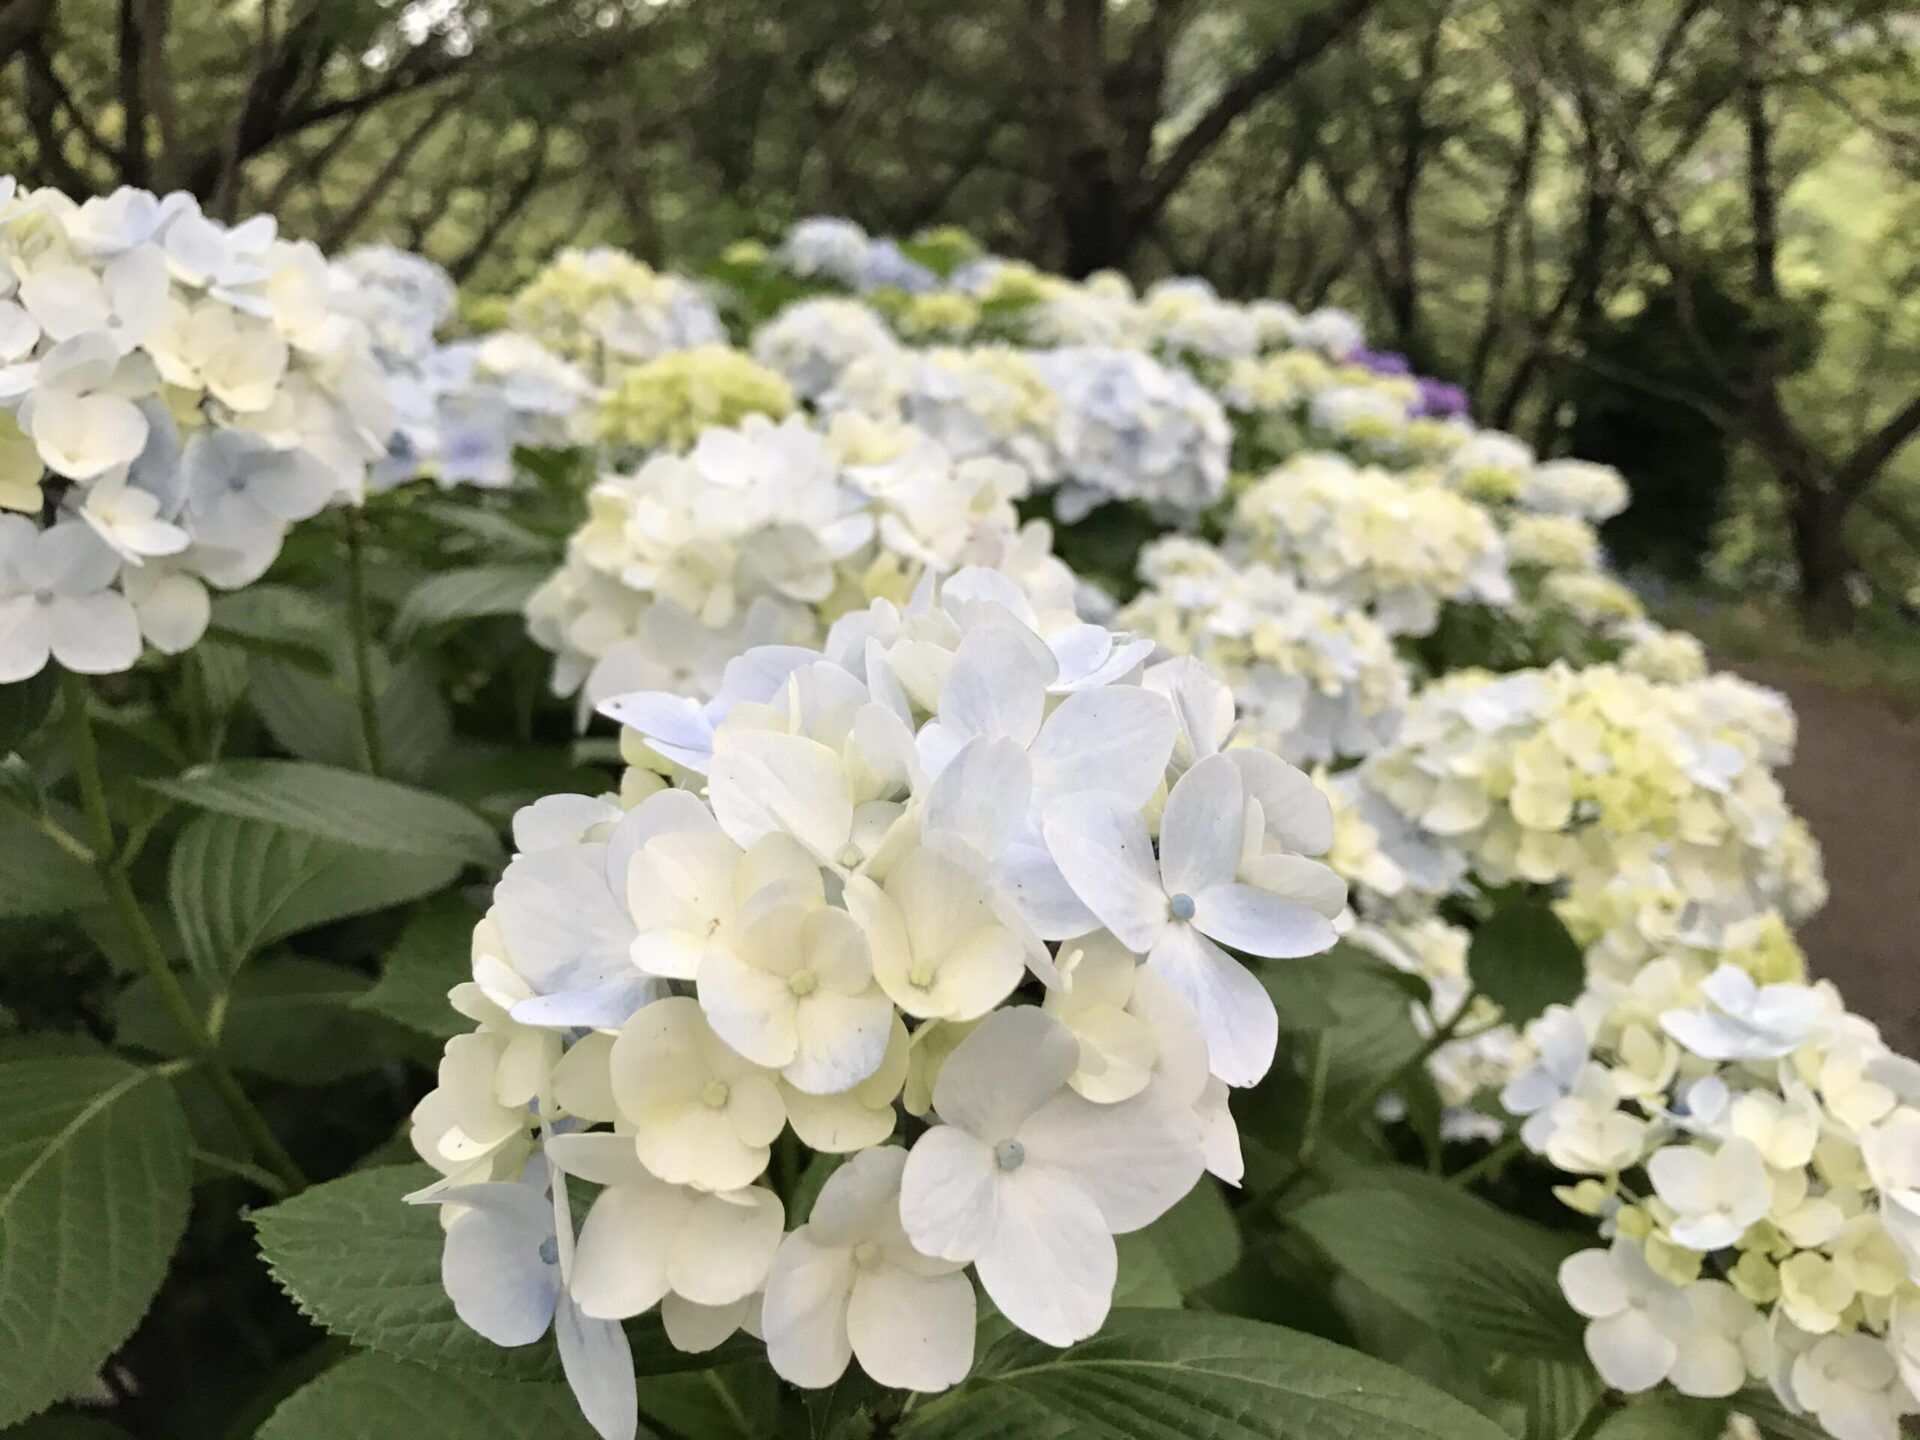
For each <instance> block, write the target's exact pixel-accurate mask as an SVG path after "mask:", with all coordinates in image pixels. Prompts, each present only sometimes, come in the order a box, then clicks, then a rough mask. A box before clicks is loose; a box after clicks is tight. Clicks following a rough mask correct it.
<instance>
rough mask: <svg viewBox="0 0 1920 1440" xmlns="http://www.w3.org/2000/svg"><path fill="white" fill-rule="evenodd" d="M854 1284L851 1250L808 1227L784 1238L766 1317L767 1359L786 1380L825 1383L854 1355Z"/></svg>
mask: <svg viewBox="0 0 1920 1440" xmlns="http://www.w3.org/2000/svg"><path fill="white" fill-rule="evenodd" d="M852 1290H853V1256H852V1252H851V1251H849V1250H846V1249H843V1248H839V1247H832V1248H828V1247H822V1246H820V1245H817V1244H815V1243H814V1242H813V1240H812V1239H811V1238H810V1237H809V1235H808V1234H807V1231H806V1230H805V1229H801V1230H797V1231H795V1232H794V1233H793V1234H791V1235H789V1236H787V1238H786V1239H785V1240H784V1241H783V1242H782V1243H781V1246H780V1253H779V1254H778V1255H776V1256H775V1257H774V1261H773V1268H772V1270H770V1271H769V1272H768V1274H767V1296H766V1301H765V1303H764V1304H763V1306H762V1307H761V1311H760V1323H761V1327H762V1329H763V1330H764V1332H765V1334H766V1338H767V1361H768V1363H769V1364H771V1365H772V1366H773V1368H774V1370H775V1371H776V1372H778V1374H779V1375H780V1377H781V1378H782V1379H783V1380H786V1381H789V1382H790V1383H792V1384H795V1385H804V1386H806V1387H807V1388H809V1389H819V1388H820V1387H822V1386H826V1385H831V1384H832V1383H833V1382H834V1381H836V1380H838V1379H839V1378H840V1376H841V1375H842V1373H844V1372H845V1370H846V1368H847V1361H848V1360H849V1359H851V1358H852V1355H853V1347H852V1345H851V1344H850V1343H849V1341H848V1338H847V1304H848V1300H849V1297H850V1296H851V1293H852Z"/></svg>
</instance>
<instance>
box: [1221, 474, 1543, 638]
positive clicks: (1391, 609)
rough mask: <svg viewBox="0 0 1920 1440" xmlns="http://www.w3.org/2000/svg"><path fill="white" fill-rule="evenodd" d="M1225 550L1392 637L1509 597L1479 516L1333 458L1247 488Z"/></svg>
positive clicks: (1429, 490) (1485, 521)
mask: <svg viewBox="0 0 1920 1440" xmlns="http://www.w3.org/2000/svg"><path fill="white" fill-rule="evenodd" d="M1227 543H1228V549H1229V551H1230V552H1232V553H1235V554H1239V555H1242V556H1245V557H1246V558H1247V559H1250V560H1258V561H1262V562H1264V563H1266V564H1268V565H1270V566H1272V567H1273V568H1274V569H1275V570H1278V571H1279V572H1281V573H1282V574H1284V575H1290V576H1293V577H1295V578H1296V579H1297V580H1298V581H1299V582H1300V583H1301V584H1302V585H1303V586H1305V587H1306V588H1307V589H1309V590H1315V591H1318V592H1320V593H1321V594H1324V595H1327V596H1330V597H1332V598H1333V599H1335V600H1337V601H1340V602H1342V603H1344V604H1348V605H1357V606H1364V607H1366V609H1367V611H1368V613H1369V614H1371V615H1372V617H1373V619H1374V620H1375V621H1376V622H1378V624H1379V625H1380V626H1381V628H1382V629H1384V630H1386V631H1387V632H1388V633H1389V634H1393V635H1424V634H1427V633H1428V632H1430V631H1431V630H1432V629H1433V627H1434V626H1435V625H1436V624H1437V623H1438V622H1439V618H1440V606H1441V605H1442V604H1443V603H1445V602H1449V601H1453V602H1469V603H1470V602H1480V603H1483V604H1490V605H1504V604H1506V603H1507V602H1509V601H1511V600H1512V599H1513V583H1512V581H1511V579H1510V578H1509V577H1508V574H1507V557H1506V548H1505V546H1504V544H1503V543H1502V540H1501V536H1500V531H1499V528H1498V527H1497V526H1496V525H1495V524H1494V523H1493V520H1492V518H1491V517H1490V516H1489V515H1488V514H1487V512H1486V511H1485V510H1483V509H1482V508H1480V507H1479V506H1477V505H1474V504H1473V503H1471V502H1470V501H1467V500H1463V499H1461V498H1460V497H1459V496H1457V495H1454V494H1451V493H1449V492H1448V491H1446V490H1443V489H1440V488H1438V487H1436V486H1432V485H1420V484H1414V483H1409V482H1408V481H1406V480H1403V479H1401V478H1400V477H1398V476H1395V475H1391V474H1389V473H1387V472H1386V471H1384V470H1379V469H1375V468H1371V467H1367V468H1359V467H1355V466H1354V465H1352V464H1350V463H1349V462H1347V461H1345V460H1343V459H1341V458H1339V457H1338V456H1333V455H1308V456H1303V457H1301V458H1300V459H1298V460H1295V461H1293V462H1292V463H1290V464H1287V465H1284V466H1282V467H1280V468H1279V469H1277V470H1275V471H1273V472H1272V473H1270V474H1268V475H1267V476H1265V477H1264V478H1262V479H1260V480H1257V481H1255V482H1254V483H1253V484H1252V485H1250V486H1249V487H1248V488H1247V489H1246V490H1245V491H1244V492H1243V493H1242V494H1241V495H1240V497H1239V499H1238V500H1237V501H1236V502H1235V505H1234V510H1233V516H1232V519H1231V520H1230V522H1229V524H1228V528H1227Z"/></svg>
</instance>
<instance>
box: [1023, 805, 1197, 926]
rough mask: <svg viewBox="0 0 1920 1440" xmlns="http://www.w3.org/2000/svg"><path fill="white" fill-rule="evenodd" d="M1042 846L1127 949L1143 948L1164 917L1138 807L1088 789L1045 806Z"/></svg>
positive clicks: (1164, 907)
mask: <svg viewBox="0 0 1920 1440" xmlns="http://www.w3.org/2000/svg"><path fill="white" fill-rule="evenodd" d="M1043 829H1044V831H1045V834H1046V838H1047V850H1048V852H1049V853H1051V854H1052V856H1053V858H1054V861H1055V863H1056V864H1058V865H1059V867H1060V873H1061V874H1062V875H1064V876H1065V877H1066V879H1067V883H1068V884H1069V885H1071V886H1072V887H1073V893H1074V894H1075V895H1077V896H1079V898H1080V899H1081V901H1083V902H1084V903H1085V905H1086V907H1087V908H1088V909H1089V910H1091V911H1093V913H1094V914H1095V915H1097V916H1099V918H1100V921H1101V923H1102V924H1104V925H1105V926H1106V927H1107V928H1108V929H1109V930H1111V931H1113V933H1114V934H1115V935H1116V936H1118V937H1119V939H1120V942H1121V944H1123V945H1125V946H1126V947H1127V948H1128V949H1129V950H1134V951H1144V950H1146V949H1147V948H1148V947H1149V946H1150V945H1151V944H1152V943H1153V939H1154V936H1155V935H1157V934H1158V933H1159V931H1160V929H1161V927H1162V926H1163V925H1164V924H1165V923H1166V919H1167V895H1166V891H1165V890H1164V889H1163V888H1162V886H1161V883H1160V867H1159V865H1158V864H1157V863H1156V862H1155V860H1154V855H1153V841H1152V840H1151V839H1150V838H1149V837H1148V835H1147V824H1146V821H1145V820H1143V819H1142V818H1141V816H1140V812H1139V810H1138V808H1137V807H1132V806H1129V805H1127V804H1126V803H1125V802H1124V801H1122V800H1120V799H1118V798H1117V797H1115V796H1113V795H1108V794H1105V793H1102V792H1099V791H1088V792H1086V793H1083V794H1079V795H1069V796H1067V797H1065V798H1064V799H1061V800H1056V801H1055V802H1054V803H1053V804H1052V805H1050V806H1048V807H1047V813H1046V818H1045V822H1044V825H1043Z"/></svg>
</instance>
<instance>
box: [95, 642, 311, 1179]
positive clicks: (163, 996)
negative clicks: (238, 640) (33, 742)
mask: <svg viewBox="0 0 1920 1440" xmlns="http://www.w3.org/2000/svg"><path fill="white" fill-rule="evenodd" d="M60 686H61V691H62V694H61V709H62V710H63V711H64V712H65V715H64V719H65V721H66V725H67V732H68V737H69V741H70V743H71V744H72V746H73V768H74V774H75V776H76V778H77V779H78V780H79V782H80V808H81V811H82V813H83V814H85V816H86V819H87V830H88V833H89V834H90V835H91V836H92V838H93V869H94V873H95V874H96V875H98V876H99V877H100V883H101V885H102V887H104V888H105V890H106V892H107V903H108V904H110V905H111V906H112V907H113V912H114V914H115V915H116V916H117V917H118V918H119V920H120V923H121V925H122V926H123V927H124V928H125V929H126V931H127V934H128V936H129V937H130V938H131V939H132V941H133V948H134V953H135V954H136V955H138V956H139V959H140V966H141V968H142V969H143V970H144V971H145V972H146V976H147V982H148V983H149V984H150V985H152V986H153V991H154V994H156V995H157V996H159V997H160V1004H161V1005H162V1007H164V1008H165V1010H166V1012H167V1014H168V1016H169V1017H170V1018H171V1019H172V1021H173V1024H174V1028H175V1029H177V1030H178V1031H179V1032H180V1038H181V1041H182V1042H183V1043H184V1044H185V1046H186V1049H187V1053H188V1054H189V1055H190V1056H192V1057H193V1058H194V1059H195V1060H197V1061H199V1062H200V1063H201V1064H202V1065H203V1066H204V1067H205V1068H206V1072H207V1077H208V1079H209V1080H210V1081H211V1082H212V1084H213V1088H214V1092H215V1093H216V1094H217V1095H219V1097H220V1100H221V1103H222V1104H224V1105H225V1106H226V1107H227V1109H228V1110H229V1111H230V1112H231V1113H232V1115H233V1118H234V1120H235V1121H236V1122H237V1123H238V1124H239V1125H240V1127H241V1129H242V1130H244V1131H245V1132H246V1134H247V1137H248V1139H249V1140H250V1141H251V1142H252V1144H253V1148H254V1153H255V1155H257V1156H258V1158H259V1159H260V1160H261V1162H262V1163H263V1164H264V1165H265V1166H266V1168H267V1169H269V1170H271V1171H272V1172H273V1173H274V1174H275V1175H276V1176H278V1177H279V1179H280V1181H281V1183H282V1184H283V1185H284V1186H285V1187H286V1190H287V1193H289V1194H291V1193H293V1192H295V1191H299V1190H304V1189H305V1188H306V1186H307V1177H306V1176H305V1175H304V1174H302V1173H301V1171H300V1167H299V1166H298V1165H297V1164H295V1163H294V1159H293V1157H292V1156H291V1155H289V1154H288V1153H287V1151H286V1148H285V1147H284V1146H283V1145H281V1143H280V1140H279V1137H277V1136H276V1135H275V1134H274V1133H273V1130H272V1128H271V1127H270V1126H269V1125H268V1124H267V1121H266V1117H265V1116H263V1115H262V1114H261V1113H260V1112H259V1110H258V1109H256V1108H255V1106H254V1103H253V1102H252V1101H251V1100H249V1099H248V1098H247V1092H246V1091H245V1090H243V1089H241V1087H240V1082H239V1081H238V1080H237V1079H235V1078H234V1074H233V1071H232V1070H231V1069H229V1068H228V1066H227V1063H226V1061H225V1060H224V1059H222V1058H221V1056H220V1053H219V1051H218V1049H217V1048H216V1047H215V1045H214V1043H213V1040H212V1039H211V1038H210V1037H209V1036H208V1034H207V1031H206V1027H205V1026H204V1025H202V1024H201V1023H200V1017H199V1015H197V1014H196V1013H195V1012H194V1008H193V1002H192V1001H191V1000H189V999H188V998H187V992H186V991H185V990H184V989H182V988H181V985H180V980H179V977H178V976H176V975H175V974H174V973H173V967H172V966H171V965H169V964H168V963H167V955H166V951H165V950H164V949H162V948H161V945H160V940H159V937H158V936H156V935H155V934H154V933H153V927H152V926H151V925H150V924H148V923H147V917H146V914H145V912H144V911H142V910H141V908H140V899H139V897H138V896H136V895H135V894H134V893H133V885H132V883H131V882H130V881H129V880H128V879H127V873H126V869H125V867H124V866H123V865H122V864H121V862H120V859H119V857H118V856H116V854H115V853H114V841H113V817H112V815H111V813H110V812H109V811H108V809H107V787H106V784H105V782H104V781H102V779H101V777H100V747H99V745H98V743H97V742H96V741H95V739H94V735H93V722H92V720H91V719H90V718H89V716H88V714H87V687H86V683H85V682H84V681H83V680H81V679H80V677H79V676H77V675H75V674H73V673H71V672H70V671H63V672H62V673H61V676H60Z"/></svg>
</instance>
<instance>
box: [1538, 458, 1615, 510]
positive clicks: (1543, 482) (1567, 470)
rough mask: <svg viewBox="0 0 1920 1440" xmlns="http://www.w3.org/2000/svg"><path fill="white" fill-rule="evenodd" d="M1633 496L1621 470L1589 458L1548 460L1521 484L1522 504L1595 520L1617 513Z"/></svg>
mask: <svg viewBox="0 0 1920 1440" xmlns="http://www.w3.org/2000/svg"><path fill="white" fill-rule="evenodd" d="M1630 498H1631V496H1630V494H1629V492H1628V490H1627V482H1626V481H1625V480H1623V479H1621V478H1620V472H1619V471H1618V470H1615V469H1614V468H1613V467H1612V466H1611V465H1595V464H1593V463H1591V462H1590V461H1586V460H1549V461H1548V462H1547V463H1546V464H1544V465H1539V466H1536V467H1535V468H1534V470H1533V471H1532V473H1531V474H1529V475H1528V476H1527V478H1526V480H1525V482H1524V483H1523V484H1522V485H1521V487H1520V503H1521V504H1522V505H1524V506H1526V507H1527V508H1528V509H1529V510H1538V511H1540V512H1541V513H1542V514H1546V515H1575V516H1578V517H1579V518H1580V519H1582V520H1592V521H1595V522H1598V521H1601V520H1606V519H1610V518H1611V517H1613V516H1615V515H1618V514H1619V513H1620V512H1621V511H1622V510H1624V509H1626V508H1627V502H1628V500H1629V499H1630Z"/></svg>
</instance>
